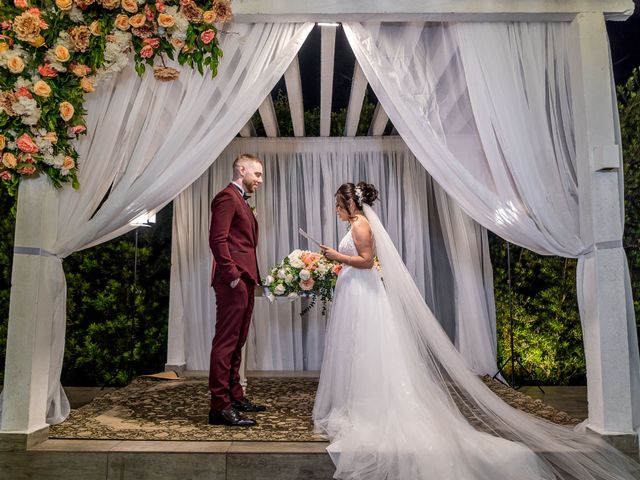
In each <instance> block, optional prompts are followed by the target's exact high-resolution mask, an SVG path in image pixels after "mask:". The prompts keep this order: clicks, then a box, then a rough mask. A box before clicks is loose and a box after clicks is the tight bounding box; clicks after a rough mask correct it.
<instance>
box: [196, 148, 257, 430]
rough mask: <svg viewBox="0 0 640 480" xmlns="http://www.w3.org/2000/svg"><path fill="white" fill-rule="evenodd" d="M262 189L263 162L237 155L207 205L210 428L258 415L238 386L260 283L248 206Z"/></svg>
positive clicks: (249, 423)
mask: <svg viewBox="0 0 640 480" xmlns="http://www.w3.org/2000/svg"><path fill="white" fill-rule="evenodd" d="M260 184H262V161H261V160H260V159H259V158H258V157H255V156H253V155H249V154H242V155H240V156H239V157H238V158H237V159H236V160H235V161H234V162H233V181H232V182H231V183H230V184H229V185H228V186H227V187H226V188H225V189H223V190H222V191H221V192H220V193H218V194H217V195H216V196H215V198H214V199H213V202H212V203H211V228H210V230H209V246H210V247H211V251H212V252H213V271H212V273H211V284H212V286H213V289H214V291H215V293H216V327H215V336H214V337H213V342H212V345H211V364H210V368H209V391H210V392H211V410H209V424H211V425H227V426H230V427H251V426H253V425H255V424H256V422H255V420H252V419H249V418H244V417H243V416H242V415H241V414H240V413H239V412H261V411H264V410H265V407H264V406H262V405H256V404H254V403H252V402H251V401H250V400H249V399H247V397H245V396H244V391H243V389H242V385H240V373H239V369H240V362H241V360H242V347H243V346H244V343H245V341H246V340H247V335H248V333H249V324H250V322H251V314H252V312H253V295H254V289H255V286H256V285H258V284H259V283H260V273H259V272H258V263H257V260H256V246H257V244H258V222H257V220H256V217H255V216H254V214H253V212H252V211H251V207H250V206H249V203H248V202H247V199H248V198H249V197H250V194H252V193H254V192H255V191H256V189H257V188H258V187H259V186H260Z"/></svg>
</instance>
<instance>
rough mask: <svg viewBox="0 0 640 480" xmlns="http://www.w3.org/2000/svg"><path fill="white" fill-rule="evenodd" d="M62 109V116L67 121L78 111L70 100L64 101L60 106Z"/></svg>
mask: <svg viewBox="0 0 640 480" xmlns="http://www.w3.org/2000/svg"><path fill="white" fill-rule="evenodd" d="M58 109H59V110H60V117H62V119H63V120H64V121H65V122H68V121H69V120H71V118H72V117H73V114H74V113H75V112H76V111H75V109H74V108H73V105H71V104H70V103H69V102H62V103H61V104H60V106H59V108H58Z"/></svg>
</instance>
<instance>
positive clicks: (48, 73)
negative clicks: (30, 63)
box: [38, 63, 58, 77]
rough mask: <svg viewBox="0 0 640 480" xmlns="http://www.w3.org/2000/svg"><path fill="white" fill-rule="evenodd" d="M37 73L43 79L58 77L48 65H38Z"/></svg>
mask: <svg viewBox="0 0 640 480" xmlns="http://www.w3.org/2000/svg"><path fill="white" fill-rule="evenodd" d="M38 73H40V75H42V76H43V77H57V76H58V72H57V71H56V70H55V69H54V68H53V67H52V66H51V65H49V64H48V63H45V64H44V65H40V66H39V67H38Z"/></svg>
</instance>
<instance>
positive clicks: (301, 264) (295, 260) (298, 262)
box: [289, 257, 305, 268]
mask: <svg viewBox="0 0 640 480" xmlns="http://www.w3.org/2000/svg"><path fill="white" fill-rule="evenodd" d="M289 263H290V264H291V266H292V267H293V268H302V267H304V266H305V264H304V262H303V261H302V260H300V258H299V257H296V258H293V259H289Z"/></svg>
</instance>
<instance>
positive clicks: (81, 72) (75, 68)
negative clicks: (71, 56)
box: [69, 63, 91, 77]
mask: <svg viewBox="0 0 640 480" xmlns="http://www.w3.org/2000/svg"><path fill="white" fill-rule="evenodd" d="M69 70H71V72H72V73H73V74H74V75H75V76H76V77H84V76H86V75H89V74H90V73H91V67H90V66H88V65H83V64H82V63H73V64H71V65H70V66H69Z"/></svg>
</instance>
